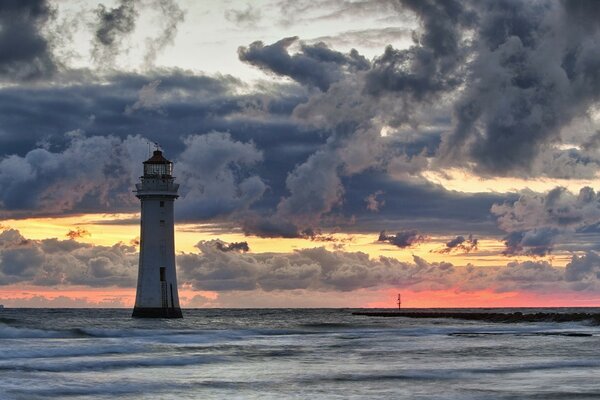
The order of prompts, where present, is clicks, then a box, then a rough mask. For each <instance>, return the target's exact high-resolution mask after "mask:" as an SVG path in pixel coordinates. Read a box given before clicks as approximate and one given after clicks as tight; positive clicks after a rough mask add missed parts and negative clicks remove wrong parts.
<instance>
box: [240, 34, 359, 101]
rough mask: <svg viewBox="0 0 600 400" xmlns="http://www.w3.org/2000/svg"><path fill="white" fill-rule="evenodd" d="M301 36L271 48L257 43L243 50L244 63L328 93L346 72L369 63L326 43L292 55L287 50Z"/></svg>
mask: <svg viewBox="0 0 600 400" xmlns="http://www.w3.org/2000/svg"><path fill="white" fill-rule="evenodd" d="M297 40H298V37H295V36H294V37H288V38H284V39H281V40H279V41H278V42H276V43H273V44H271V45H265V44H264V43H263V42H260V41H257V42H253V43H252V44H250V46H248V47H240V48H239V49H238V55H239V58H240V60H241V61H244V62H247V63H249V64H252V65H255V66H257V67H259V68H261V69H263V70H265V71H268V72H272V73H274V74H277V75H281V76H287V77H289V78H291V79H293V80H295V81H298V82H300V83H302V84H306V85H310V86H314V87H317V88H319V89H321V90H322V91H327V89H328V88H329V86H330V85H331V84H332V83H333V82H336V81H338V80H340V79H341V78H342V77H343V75H344V74H345V73H347V72H354V71H360V70H365V69H367V68H368V67H369V62H368V61H367V59H366V58H364V57H363V56H361V55H360V54H359V53H358V52H357V51H356V50H354V49H353V50H352V51H350V53H348V54H343V53H340V52H338V51H334V50H331V49H330V48H329V47H327V45H326V44H324V43H317V44H314V45H309V44H306V43H300V52H298V53H296V54H293V55H290V54H289V53H288V48H289V47H290V46H291V45H292V44H294V43H295V42H296V41H297Z"/></svg>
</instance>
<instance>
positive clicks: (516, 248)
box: [491, 187, 600, 256]
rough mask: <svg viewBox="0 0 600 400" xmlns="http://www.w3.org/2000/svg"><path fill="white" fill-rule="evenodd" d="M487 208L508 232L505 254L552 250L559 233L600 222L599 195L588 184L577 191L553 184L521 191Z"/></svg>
mask: <svg viewBox="0 0 600 400" xmlns="http://www.w3.org/2000/svg"><path fill="white" fill-rule="evenodd" d="M491 212H492V214H494V215H495V216H496V217H497V222H498V226H499V227H500V228H501V229H502V230H504V231H505V232H507V233H508V234H507V235H506V236H505V238H504V242H505V245H506V249H505V254H507V255H516V254H530V255H537V256H543V255H546V254H548V253H550V252H551V251H552V249H553V247H554V245H555V244H556V243H557V241H558V240H559V238H560V237H561V235H565V234H574V233H575V232H577V231H580V230H585V229H587V228H589V227H592V226H595V225H596V224H598V222H600V196H599V195H598V194H597V193H596V192H595V191H594V190H593V189H592V188H590V187H584V188H582V189H581V190H580V191H579V193H578V194H573V193H571V192H569V191H567V190H566V189H565V188H562V187H557V188H555V189H553V190H551V191H549V192H547V193H545V194H536V193H533V192H525V193H523V194H522V195H521V197H520V198H519V199H518V200H517V201H515V202H512V203H504V204H494V205H493V206H492V208H491Z"/></svg>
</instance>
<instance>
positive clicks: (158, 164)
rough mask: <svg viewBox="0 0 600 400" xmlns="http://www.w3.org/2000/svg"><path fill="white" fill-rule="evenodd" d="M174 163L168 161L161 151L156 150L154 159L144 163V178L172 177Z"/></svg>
mask: <svg viewBox="0 0 600 400" xmlns="http://www.w3.org/2000/svg"><path fill="white" fill-rule="evenodd" d="M172 174H173V163H172V162H171V161H169V160H167V159H166V158H165V157H164V156H163V154H162V151H160V150H154V154H152V157H150V158H149V159H147V160H146V161H144V176H171V175H172Z"/></svg>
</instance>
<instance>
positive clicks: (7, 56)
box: [0, 0, 57, 80]
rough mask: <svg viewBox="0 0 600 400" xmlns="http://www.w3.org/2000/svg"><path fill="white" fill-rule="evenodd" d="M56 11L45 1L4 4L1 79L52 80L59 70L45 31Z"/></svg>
mask: <svg viewBox="0 0 600 400" xmlns="http://www.w3.org/2000/svg"><path fill="white" fill-rule="evenodd" d="M52 15H53V10H52V8H51V7H50V5H49V3H48V2H47V1H45V0H10V1H3V2H2V3H1V4H0V27H1V29H0V76H3V77H4V78H9V79H15V80H30V79H36V78H42V77H48V76H50V75H52V74H53V73H54V72H56V70H57V62H56V60H55V58H54V56H53V54H52V47H51V44H50V43H49V41H48V39H47V38H45V37H44V35H43V34H42V27H43V26H44V24H45V23H46V22H47V21H48V20H49V19H50V18H52Z"/></svg>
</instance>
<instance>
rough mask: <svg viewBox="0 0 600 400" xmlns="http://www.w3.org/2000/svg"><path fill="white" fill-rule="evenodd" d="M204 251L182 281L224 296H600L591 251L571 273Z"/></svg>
mask: <svg viewBox="0 0 600 400" xmlns="http://www.w3.org/2000/svg"><path fill="white" fill-rule="evenodd" d="M198 247H199V249H200V250H201V254H183V255H180V256H178V266H179V268H180V269H179V270H180V272H181V275H180V276H181V279H182V281H184V282H187V283H191V284H192V285H193V287H194V288H195V289H197V290H217V291H250V290H264V291H285V290H299V289H304V290H310V291H350V290H356V289H361V288H362V289H367V288H385V287H394V288H410V289H411V290H416V291H421V290H444V289H449V288H457V289H460V290H464V291H477V290H486V289H491V290H494V291H496V292H505V291H515V290H526V291H539V292H547V291H555V292H567V291H581V290H588V291H597V290H599V289H600V285H599V283H600V279H599V278H598V275H597V274H596V272H597V270H598V268H600V263H598V260H600V257H599V256H598V255H597V253H593V252H590V253H589V254H586V255H585V256H584V257H577V256H573V258H572V260H571V262H570V263H569V264H568V265H567V267H566V269H565V268H556V267H553V266H552V265H550V264H549V263H548V262H546V261H527V262H523V263H518V262H511V263H509V264H508V265H506V266H497V267H476V266H473V265H467V266H455V265H452V264H450V263H446V262H441V263H431V262H428V261H426V260H424V259H423V258H420V257H416V256H414V257H413V262H412V263H408V262H401V261H398V260H396V259H394V258H388V257H379V258H370V257H369V256H368V255H367V254H364V253H360V252H358V253H350V252H342V251H334V252H331V251H328V250H325V249H324V248H315V249H303V250H297V251H295V252H293V253H287V254H281V253H259V254H252V253H239V252H223V251H221V250H219V249H218V247H217V246H216V245H215V242H201V243H199V244H198Z"/></svg>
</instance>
